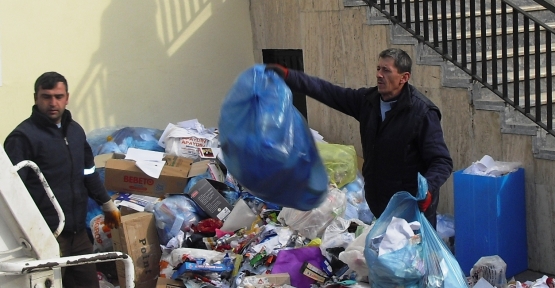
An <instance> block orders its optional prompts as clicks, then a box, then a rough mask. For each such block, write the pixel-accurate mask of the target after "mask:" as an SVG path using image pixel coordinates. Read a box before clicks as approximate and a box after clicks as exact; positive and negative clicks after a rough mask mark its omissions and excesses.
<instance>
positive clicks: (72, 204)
mask: <svg viewBox="0 0 555 288" xmlns="http://www.w3.org/2000/svg"><path fill="white" fill-rule="evenodd" d="M64 141H65V142H66V148H67V153H68V154H69V161H70V162H71V170H70V177H69V181H70V184H71V185H70V188H71V206H72V207H73V208H75V187H74V186H73V156H72V155H71V149H69V142H67V137H66V136H64ZM71 214H72V215H71V216H72V217H73V218H72V219H73V221H72V222H73V223H72V224H73V227H71V228H72V230H73V233H75V232H76V231H77V226H76V223H77V222H76V221H75V219H76V218H75V209H71ZM66 223H67V221H66Z"/></svg>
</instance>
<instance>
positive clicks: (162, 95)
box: [0, 0, 254, 142]
mask: <svg viewBox="0 0 555 288" xmlns="http://www.w3.org/2000/svg"><path fill="white" fill-rule="evenodd" d="M252 45H253V44H252V31H251V26H250V18H249V3H248V1H243V0H195V1H188V0H164V1H108V0H97V1H71V0H51V1H38V0H29V1H17V0H7V1H2V2H0V51H1V54H0V57H1V58H0V64H1V69H0V71H1V72H2V73H1V76H2V81H1V83H2V86H0V99H2V101H3V102H4V109H3V110H4V111H3V113H2V114H3V116H2V125H1V126H0V139H2V142H3V140H4V139H5V137H6V136H7V134H8V133H9V132H10V131H11V130H12V129H13V128H14V127H15V126H16V125H17V124H18V123H20V122H21V121H22V120H23V119H25V118H27V117H28V116H29V115H30V112H31V106H32V104H33V84H34V81H35V80H36V78H37V77H38V76H39V75H40V74H41V73H43V72H46V71H57V72H59V73H61V74H63V75H64V76H66V78H67V79H68V82H69V89H70V101H69V105H68V107H67V108H68V109H69V110H70V111H71V112H72V114H73V115H74V117H75V118H76V120H77V121H78V122H80V123H81V125H82V126H83V127H84V128H85V131H87V132H88V131H91V130H93V129H96V128H101V127H109V126H116V125H118V126H119V125H124V126H141V127H151V128H160V129H163V128H164V127H165V126H166V125H167V124H168V123H175V122H178V121H183V120H189V119H194V118H197V119H199V121H200V122H201V123H202V124H204V125H205V126H206V127H215V126H217V121H218V118H219V107H220V104H221V101H222V99H223V97H224V96H225V94H226V92H227V90H228V89H229V88H230V86H231V85H232V83H233V80H234V79H235V77H236V76H237V75H238V74H239V73H240V72H241V71H243V70H244V69H246V68H248V67H250V66H251V65H253V64H254V56H253V47H252Z"/></svg>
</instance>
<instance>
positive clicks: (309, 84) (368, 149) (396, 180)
mask: <svg viewBox="0 0 555 288" xmlns="http://www.w3.org/2000/svg"><path fill="white" fill-rule="evenodd" d="M285 82H286V83H287V85H288V86H289V87H290V88H291V90H293V91H296V92H300V93H303V94H306V95H308V96H310V97H312V98H314V99H316V100H318V101H319V102H322V103H323V104H325V105H327V106H329V107H331V108H333V109H336V110H338V111H340V112H342V113H345V114H347V115H349V116H352V117H353V118H355V119H356V120H358V121H359V123H360V136H361V142H362V152H363V158H364V164H363V167H362V174H363V177H364V182H365V185H364V190H365V196H366V201H367V202H368V206H369V207H370V210H371V211H372V213H373V214H374V215H375V216H376V217H379V216H380V215H381V214H382V213H383V211H384V210H385V208H386V206H387V204H388V203H389V200H390V199H391V197H392V196H393V194H395V193H396V192H399V191H408V192H410V193H411V194H413V195H416V192H417V189H418V183H417V181H418V180H417V179H418V178H417V173H418V172H420V174H422V175H423V176H424V177H425V178H426V180H427V182H428V186H429V189H428V190H429V191H430V192H431V193H432V195H433V204H432V207H431V208H432V209H431V210H432V211H430V212H433V214H434V215H435V209H436V208H437V202H438V199H439V188H440V186H441V185H443V183H445V181H446V180H447V178H449V175H450V174H451V172H452V169H453V161H452V160H451V156H450V155H449V151H448V149H447V145H446V144H445V141H444V139H443V131H442V129H441V125H440V119H441V114H440V112H439V109H438V108H437V107H436V106H435V105H434V104H433V103H432V102H431V101H430V100H429V99H427V98H426V97H425V96H424V95H422V94H421V93H420V92H419V91H418V90H416V88H414V87H413V86H412V85H409V84H408V83H407V84H405V86H404V87H403V90H402V92H401V94H400V96H399V97H398V98H397V99H398V100H397V102H396V103H395V104H394V106H393V107H392V109H391V110H390V111H389V112H388V113H387V115H386V118H385V119H384V121H383V122H382V120H381V112H380V97H381V96H380V94H379V92H378V89H377V87H372V88H360V89H350V88H344V87H340V86H337V85H333V84H331V83H329V82H327V81H324V80H321V79H319V78H316V77H311V76H308V75H306V74H304V73H302V72H299V71H295V70H289V75H288V77H287V78H286V80H285ZM427 212H428V211H427ZM426 214H428V213H426Z"/></svg>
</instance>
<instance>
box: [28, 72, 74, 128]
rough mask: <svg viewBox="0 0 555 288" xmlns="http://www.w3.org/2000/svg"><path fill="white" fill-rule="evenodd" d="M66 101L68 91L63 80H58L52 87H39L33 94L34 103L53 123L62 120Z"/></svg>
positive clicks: (67, 99)
mask: <svg viewBox="0 0 555 288" xmlns="http://www.w3.org/2000/svg"><path fill="white" fill-rule="evenodd" d="M68 101H69V93H67V92H66V85H65V84H64V83H63V82H58V83H57V84H56V86H54V88H53V89H42V87H40V88H39V91H37V93H36V94H35V105H37V108H38V109H39V111H40V112H41V113H43V114H44V115H46V116H47V117H48V118H49V119H50V120H51V121H52V122H54V124H59V123H60V122H61V121H62V114H64V111H65V109H66V106H67V103H68Z"/></svg>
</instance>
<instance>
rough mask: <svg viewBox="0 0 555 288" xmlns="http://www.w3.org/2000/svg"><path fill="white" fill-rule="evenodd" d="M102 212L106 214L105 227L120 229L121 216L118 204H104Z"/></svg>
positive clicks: (111, 202) (109, 202)
mask: <svg viewBox="0 0 555 288" xmlns="http://www.w3.org/2000/svg"><path fill="white" fill-rule="evenodd" d="M102 212H104V226H108V227H110V229H118V228H119V224H121V214H120V212H119V209H118V207H116V204H114V202H113V201H112V200H110V201H108V202H106V203H104V204H102Z"/></svg>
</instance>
